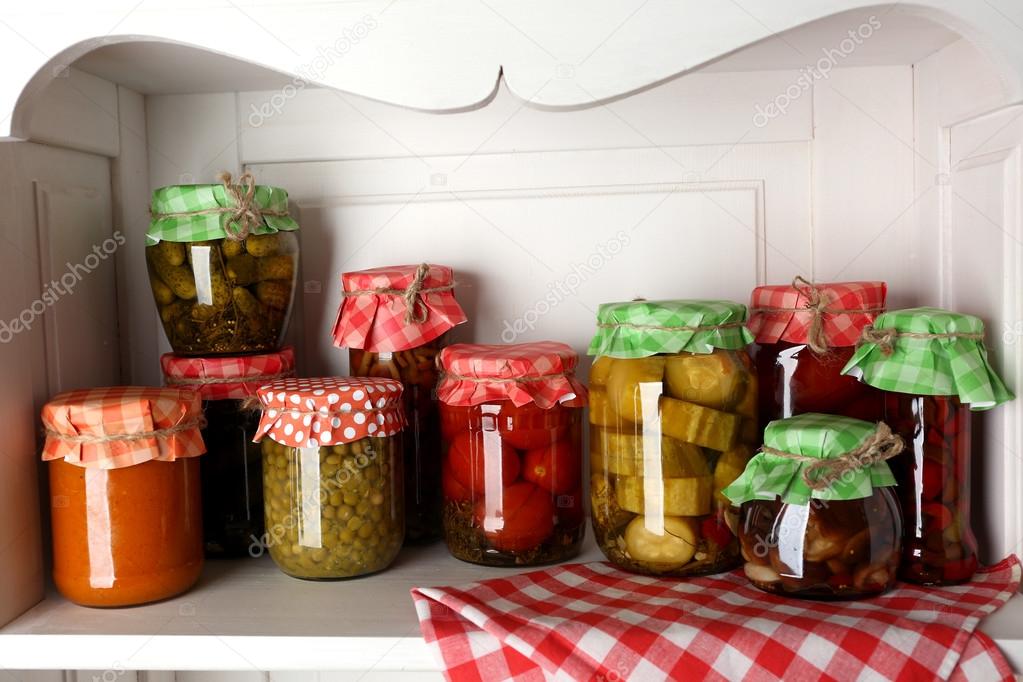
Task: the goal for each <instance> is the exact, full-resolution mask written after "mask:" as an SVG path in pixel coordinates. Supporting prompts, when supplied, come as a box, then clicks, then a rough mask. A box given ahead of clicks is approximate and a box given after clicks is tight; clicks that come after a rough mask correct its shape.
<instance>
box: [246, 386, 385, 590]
mask: <svg viewBox="0 0 1023 682" xmlns="http://www.w3.org/2000/svg"><path fill="white" fill-rule="evenodd" d="M401 390H402V389H401V384H400V383H398V382H396V381H392V380H388V379H362V378H325V379H308V380H302V379H290V380H289V379H286V380H282V381H277V382H273V383H271V384H268V385H266V386H264V387H262V388H261V389H260V390H259V397H260V401H261V402H262V404H263V418H262V421H261V423H260V427H259V432H260V434H261V435H257V438H260V439H261V444H262V450H263V497H264V504H265V510H266V533H265V536H264V539H265V544H266V547H267V549H268V550H269V552H270V556H271V557H272V558H273V560H274V563H276V564H277V566H278V568H280V569H281V570H282V571H284V572H285V573H287V574H288V575H290V576H293V577H296V578H305V579H310V580H331V579H339V578H352V577H355V576H360V575H366V574H369V573H376V572H378V571H382V570H384V569H385V568H387V567H388V566H390V564H391V563H392V562H393V561H394V559H395V557H396V556H397V555H398V550H399V549H400V548H401V544H402V540H403V536H404V533H405V527H404V509H403V506H404V504H403V499H404V498H403V490H402V472H401V468H402V456H401V430H402V428H403V426H404V416H403V413H402V409H401ZM293 397H294V398H297V402H293V403H292V402H289V401H290V400H291V399H292V398H293ZM296 404H297V405H300V406H302V409H293V407H294V405H296Z"/></svg>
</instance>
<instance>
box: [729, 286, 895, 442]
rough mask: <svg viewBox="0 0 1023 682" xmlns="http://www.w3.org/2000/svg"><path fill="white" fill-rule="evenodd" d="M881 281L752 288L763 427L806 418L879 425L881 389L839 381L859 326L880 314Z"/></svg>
mask: <svg viewBox="0 0 1023 682" xmlns="http://www.w3.org/2000/svg"><path fill="white" fill-rule="evenodd" d="M886 295H887V285H886V284H885V283H884V282H829V283H819V282H817V283H814V282H808V281H807V280H805V279H803V278H802V277H796V278H795V279H794V280H793V281H792V284H791V285H772V286H762V287H757V288H756V289H754V290H753V295H752V300H751V303H750V321H749V328H750V331H751V332H753V335H754V336H755V337H756V345H754V346H753V359H754V363H755V364H756V367H757V377H758V380H759V381H758V383H759V386H760V399H759V401H758V411H759V414H760V428H761V430H763V429H764V428H765V427H766V426H767V424H768V423H769V422H772V421H774V420H775V419H783V418H785V417H791V416H794V415H797V414H802V413H804V412H823V413H828V414H840V415H845V416H848V417H853V418H856V419H863V420H865V421H869V422H877V421H880V420H881V418H882V416H883V410H884V397H883V394H882V392H881V391H879V390H877V389H875V388H873V387H872V386H870V385H868V384H864V383H861V382H859V381H856V379H855V378H853V377H847V376H842V373H841V372H842V368H843V367H845V363H846V362H848V361H849V358H851V357H852V354H853V350H854V347H855V345H856V342H857V341H859V338H860V333H861V332H862V331H863V328H864V327H866V326H868V325H869V324H871V323H872V322H873V321H874V319H875V318H876V317H877V316H878V315H879V314H880V313H881V312H883V311H884V309H885V298H886Z"/></svg>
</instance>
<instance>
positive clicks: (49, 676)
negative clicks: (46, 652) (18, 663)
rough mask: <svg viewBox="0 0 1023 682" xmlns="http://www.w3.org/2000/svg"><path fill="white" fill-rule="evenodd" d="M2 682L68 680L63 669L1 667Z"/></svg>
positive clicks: (62, 681) (65, 681)
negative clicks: (11, 668)
mask: <svg viewBox="0 0 1023 682" xmlns="http://www.w3.org/2000/svg"><path fill="white" fill-rule="evenodd" d="M0 681H2V682H68V681H67V679H66V678H65V676H64V671H63V670H4V669H2V668H0Z"/></svg>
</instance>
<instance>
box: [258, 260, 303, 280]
mask: <svg viewBox="0 0 1023 682" xmlns="http://www.w3.org/2000/svg"><path fill="white" fill-rule="evenodd" d="M294 276H295V260H294V259H293V258H292V257H291V256H289V255H287V254H279V255H276V256H265V257H263V258H257V259H256V279H258V280H260V281H263V280H268V279H287V280H290V279H291V278H292V277H294Z"/></svg>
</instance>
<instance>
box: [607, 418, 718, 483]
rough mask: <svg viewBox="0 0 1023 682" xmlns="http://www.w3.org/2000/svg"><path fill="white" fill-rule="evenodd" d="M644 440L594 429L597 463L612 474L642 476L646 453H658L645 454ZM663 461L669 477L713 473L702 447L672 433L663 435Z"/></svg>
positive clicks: (633, 435) (634, 436)
mask: <svg viewBox="0 0 1023 682" xmlns="http://www.w3.org/2000/svg"><path fill="white" fill-rule="evenodd" d="M644 442H646V439H644V438H643V436H641V435H636V434H631V433H628V434H627V433H618V432H617V431H612V430H609V429H597V428H594V429H593V431H592V433H591V436H590V443H591V451H592V453H593V461H594V466H596V467H598V470H601V471H607V472H609V473H612V474H621V475H624V476H642V475H644V470H645V468H646V467H645V465H644V461H645V458H646V457H645V455H656V453H655V452H650V453H644V449H643V444H644ZM654 461H656V460H654ZM660 461H661V473H660V475H661V476H663V477H665V478H684V477H688V476H706V475H708V474H710V470H709V468H708V467H707V458H706V457H705V456H704V454H703V450H702V449H700V448H699V447H697V446H695V445H692V444H690V443H683V442H681V441H677V440H675V439H674V438H669V437H668V436H662V437H661V447H660ZM651 473H652V472H651Z"/></svg>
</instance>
